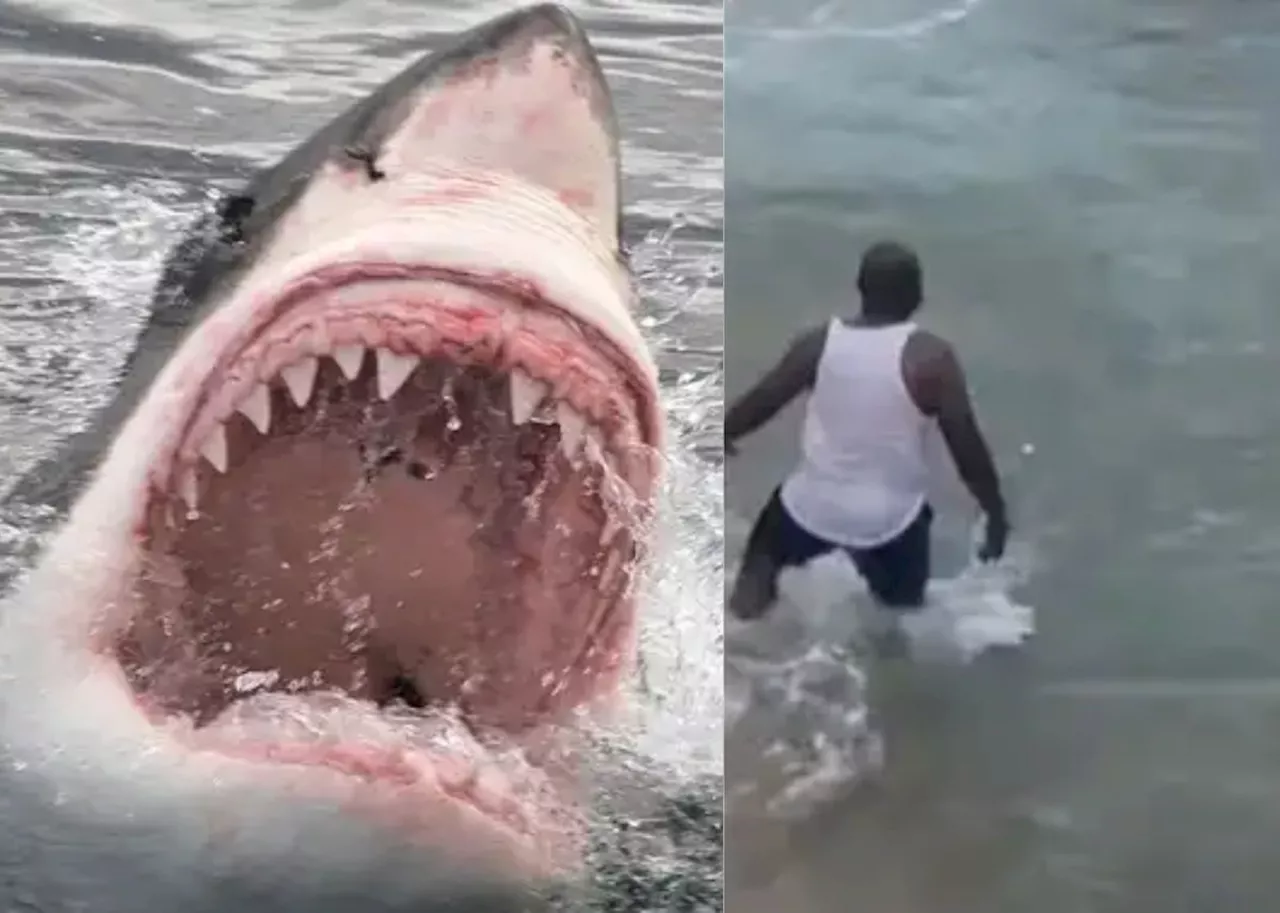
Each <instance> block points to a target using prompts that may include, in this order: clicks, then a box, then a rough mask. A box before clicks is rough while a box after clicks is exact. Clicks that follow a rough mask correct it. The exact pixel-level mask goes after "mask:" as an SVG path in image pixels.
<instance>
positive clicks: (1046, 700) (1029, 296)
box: [725, 0, 1280, 913]
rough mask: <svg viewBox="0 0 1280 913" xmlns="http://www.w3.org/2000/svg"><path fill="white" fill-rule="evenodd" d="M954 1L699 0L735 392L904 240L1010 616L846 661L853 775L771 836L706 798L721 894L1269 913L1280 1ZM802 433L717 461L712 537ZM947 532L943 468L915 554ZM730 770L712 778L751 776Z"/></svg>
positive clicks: (957, 529)
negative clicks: (861, 768) (838, 792)
mask: <svg viewBox="0 0 1280 913" xmlns="http://www.w3.org/2000/svg"><path fill="white" fill-rule="evenodd" d="M953 5H954V6H955V7H957V9H956V10H954V15H943V16H937V15H935V14H936V13H937V12H938V11H939V9H940V8H941V7H942V4H940V3H934V2H930V0H910V2H908V0H897V2H894V3H889V2H887V0H886V2H879V0H864V2H860V3H852V4H837V3H827V4H822V5H819V4H816V3H814V2H812V0H801V2H798V3H796V4H792V5H790V6H788V5H784V4H779V3H775V2H771V0H733V2H731V3H730V4H729V6H728V7H727V10H726V46H727V49H728V50H727V57H726V102H725V104H726V125H727V126H726V145H727V148H728V150H729V152H728V157H727V159H728V160H727V164H726V167H727V173H726V192H727V200H728V209H727V219H728V225H729V228H730V230H729V233H728V237H727V250H728V252H729V258H728V261H727V264H726V268H727V271H728V272H727V275H728V284H727V301H728V307H727V312H726V350H727V352H728V354H729V360H728V365H727V375H728V377H727V391H728V394H729V395H730V396H731V397H732V396H733V395H736V394H739V393H741V392H742V391H743V390H744V389H745V387H746V386H747V385H748V384H749V383H751V382H752V381H754V380H755V379H756V378H757V377H758V375H759V374H760V372H762V371H763V370H764V369H765V368H767V366H768V365H769V364H770V363H771V361H772V360H773V359H774V358H775V357H776V356H777V355H778V354H779V352H780V350H781V347H782V346H783V345H784V344H785V342H786V341H787V340H788V339H789V338H790V336H791V335H792V334H793V333H795V332H796V331H797V330H799V329H801V328H802V327H804V326H806V325H808V324H810V323H812V322H813V321H815V320H821V319H823V318H824V317H825V316H826V315H827V314H829V313H830V312H831V311H832V310H834V309H841V308H845V307H848V306H849V304H850V303H851V301H852V300H853V297H852V295H853V292H852V287H853V272H854V268H855V266H856V260H857V256H858V254H859V253H860V251H861V250H862V248H863V247H865V245H867V244H868V243H869V242H871V241H872V240H875V239H877V238H879V237H881V236H885V235H888V236H896V237H899V238H902V239H903V240H906V241H908V242H910V243H912V244H914V245H916V246H917V247H918V248H919V250H920V251H921V253H922V256H923V261H924V265H925V270H926V284H927V297H928V302H927V304H926V309H925V312H924V315H923V317H924V320H925V321H926V323H927V325H929V326H930V327H931V328H934V329H936V330H937V331H939V332H941V333H942V334H944V335H945V336H947V337H949V338H951V339H952V340H953V341H954V343H955V344H956V345H957V347H958V349H959V351H960V353H961V355H962V357H963V358H964V360H965V363H966V366H967V368H968V372H969V375H970V379H971V383H972V386H973V387H974V389H975V395H976V398H977V403H978V408H979V411H980V417H981V419H982V421H983V422H984V424H985V426H986V428H987V431H988V434H989V437H990V438H991V440H992V444H993V447H994V449H995V451H996V455H997V460H998V462H999V464H1000V466H1001V469H1002V471H1003V474H1004V477H1005V479H1006V485H1007V488H1008V490H1009V494H1010V496H1011V499H1012V508H1013V512H1014V524H1015V537H1016V539H1017V541H1018V542H1019V543H1020V545H1021V547H1022V548H1024V549H1025V550H1026V551H1027V552H1028V553H1029V554H1030V555H1031V558H1032V560H1031V565H1032V567H1033V570H1032V573H1031V575H1030V577H1029V579H1028V580H1027V581H1026V583H1025V585H1024V586H1022V587H1021V588H1020V589H1019V590H1018V592H1017V596H1018V598H1019V599H1021V600H1025V601H1026V602H1027V603H1029V604H1031V605H1034V606H1035V608H1036V611H1037V622H1038V632H1037V634H1036V637H1035V639H1034V641H1033V643H1032V644H1031V645H1030V646H1029V647H1028V648H1026V649H1025V650H1022V651H1019V652H1017V653H1015V654H1013V655H1005V656H988V657H986V658H984V659H982V660H979V661H978V662H977V663H976V664H975V665H974V666H971V667H969V668H966V669H961V670H956V669H950V670H941V669H925V668H911V667H906V668H904V667H901V666H898V665H891V664H885V665H884V667H883V668H873V669H872V670H871V673H872V679H873V691H874V692H877V693H878V694H877V696H876V697H875V699H874V701H873V708H874V710H875V711H876V713H877V715H878V718H879V721H880V724H881V727H882V730H883V735H884V736H885V739H886V744H887V760H886V765H885V771H884V775H883V777H882V778H881V779H880V780H879V781H878V782H876V783H873V784H869V785H867V786H866V787H865V788H863V789H859V790H854V791H853V793H852V794H851V795H850V796H848V797H847V798H844V799H842V800H840V801H837V802H835V803H833V804H831V805H829V806H827V807H826V808H824V809H823V810H822V811H821V812H820V813H818V814H816V815H815V816H813V817H811V818H810V819H809V820H807V821H806V822H803V823H800V824H783V823H779V822H777V821H774V820H771V819H768V818H767V817H766V816H764V815H763V814H762V813H760V811H759V809H752V808H750V807H747V805H744V807H743V808H742V810H740V811H735V809H734V808H733V807H731V808H730V811H729V818H728V820H727V824H726V826H727V828H728V831H729V834H730V840H729V849H730V857H729V862H728V863H727V865H728V884H727V891H728V897H729V901H728V902H729V907H730V909H733V910H735V911H770V910H780V909H792V910H801V909H803V910H805V911H811V913H844V911H861V910H865V911H869V913H881V911H886V913H887V911H893V913H904V911H911V913H967V911H973V913H1003V911H1010V913H1080V911H1089V913H1095V911H1096V913H1174V911H1188V913H1190V911H1202V910H1205V909H1217V910H1223V911H1232V913H1235V911H1241V913H1247V911H1260V910H1270V909H1275V908H1276V907H1277V905H1278V904H1280V869H1277V867H1276V866H1275V865H1274V855H1275V847H1276V846H1277V845H1280V791H1277V790H1276V788H1275V784H1276V770H1277V763H1278V762H1280V726H1277V721H1278V720H1280V658H1278V657H1277V648H1276V645H1277V643H1280V606H1278V605H1277V602H1276V596H1275V594H1276V592H1277V591H1278V590H1280V587H1278V586H1277V584H1280V560H1278V555H1277V552H1278V551H1280V535H1278V534H1277V530H1278V529H1280V495H1278V494H1277V492H1278V491H1280V489H1278V488H1277V485H1276V480H1277V470H1276V468H1275V467H1276V465H1277V463H1276V454H1277V451H1278V449H1280V398H1277V397H1276V395H1275V387H1276V378H1277V377H1278V376H1280V360H1278V359H1277V352H1280V309H1277V307H1276V302H1277V300H1280V260H1278V259H1277V258H1276V255H1275V251H1276V250H1277V246H1278V244H1280V222H1277V221H1276V219H1275V212H1276V211H1277V206H1278V205H1280V174H1278V173H1277V166H1278V165H1280V132H1278V128H1280V108H1277V106H1276V105H1275V98H1276V95H1275V91H1276V88H1275V87H1276V86H1277V85H1278V84H1280V54H1278V53H1277V51H1278V50H1280V8H1277V7H1276V5H1275V4H1269V3H1249V2H1238V3H1212V4H1209V3H1191V2H1186V0H1122V2H1116V0H1073V2H1069V3H1068V2H1057V0H982V2H977V3H972V2H970V3H967V4H963V5H961V4H959V3H958V2H957V3H955V4H953ZM908 18H914V19H916V20H917V21H916V22H915V24H914V25H913V26H912V27H910V28H907V29H905V30H902V31H897V30H895V28H894V26H895V23H897V22H900V21H901V20H904V19H908ZM797 427H798V413H797V410H795V409H792V410H789V411H788V413H786V415H785V416H784V417H783V418H781V419H779V420H778V421H777V422H776V423H775V426H774V427H770V428H768V429H766V430H765V431H763V432H761V433H760V434H758V435H757V436H756V437H755V438H753V439H751V440H750V441H748V442H746V443H745V444H744V447H743V453H742V455H741V456H740V457H739V458H738V459H736V460H735V461H733V462H731V463H730V464H729V466H728V467H727V470H726V476H727V478H726V482H727V504H726V512H727V517H726V525H727V530H728V535H729V538H730V540H731V541H737V542H740V541H741V538H742V535H743V532H744V531H745V526H746V524H748V523H749V522H750V519H751V518H752V517H753V516H754V512H755V511H756V510H758V508H759V507H760V505H761V504H762V503H763V502H764V499H765V498H766V496H767V495H768V493H769V490H770V489H771V487H772V486H773V485H774V484H776V483H777V481H779V480H780V479H781V477H782V475H783V474H784V473H785V472H786V471H787V469H788V468H789V466H790V465H791V460H792V459H793V458H794V455H795V436H796V432H797ZM971 520H972V508H971V506H970V505H969V504H968V503H967V501H966V500H965V498H964V496H963V494H962V493H960V492H958V491H953V492H952V496H951V497H950V498H949V499H947V503H946V504H945V505H944V509H943V510H942V512H941V518H940V538H941V550H942V552H943V555H942V560H941V565H940V567H939V568H938V573H939V574H941V575H950V574H952V573H954V572H955V571H956V569H957V567H958V566H959V563H960V560H961V559H962V557H963V546H964V544H965V540H964V535H965V533H966V527H967V524H968V523H969V522H970V521H971ZM728 757H729V768H728V776H729V780H730V784H731V789H732V786H733V784H734V783H735V782H736V781H738V780H743V779H748V778H749V777H750V776H751V775H752V772H753V771H752V768H753V767H755V766H757V765H758V764H759V763H760V762H759V760H758V759H756V758H754V757H750V756H745V755H739V754H736V753H735V752H734V750H733V747H732V745H731V746H730V749H729V750H728ZM748 805H749V804H748Z"/></svg>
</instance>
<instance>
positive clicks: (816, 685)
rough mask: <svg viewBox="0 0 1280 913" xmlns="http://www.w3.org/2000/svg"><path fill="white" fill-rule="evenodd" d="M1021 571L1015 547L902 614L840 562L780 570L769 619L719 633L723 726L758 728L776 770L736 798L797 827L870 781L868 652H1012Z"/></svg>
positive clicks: (874, 741)
mask: <svg viewBox="0 0 1280 913" xmlns="http://www.w3.org/2000/svg"><path fill="white" fill-rule="evenodd" d="M1029 570H1030V561H1029V555H1028V553H1027V552H1026V551H1025V550H1020V549H1017V548H1014V549H1011V550H1010V553H1009V555H1007V556H1006V558H1005V559H1004V560H1003V561H1002V562H1000V563H999V564H995V565H985V566H984V565H980V564H977V563H974V564H971V565H970V566H968V567H966V568H964V569H963V570H961V571H960V572H959V573H958V574H956V575H955V576H953V577H950V578H941V579H934V580H931V581H930V583H929V603H928V605H927V606H926V608H924V609H923V610H921V611H919V612H916V613H912V614H910V615H902V614H900V613H896V612H891V611H889V610H885V609H881V608H878V607H876V606H875V605H874V603H873V601H872V600H871V598H870V596H869V594H868V592H867V588H866V584H865V583H864V582H863V580H862V578H861V577H860V575H859V574H858V572H857V570H856V568H855V567H854V565H853V563H852V562H851V561H850V560H849V559H848V558H847V557H846V556H844V555H843V554H840V553H832V554H829V555H824V556H822V557H820V558H817V559H815V560H814V561H812V562H811V563H809V564H808V565H806V566H804V567H802V568H793V569H788V570H787V571H785V572H783V574H782V575H781V576H780V577H779V581H778V587H779V600H778V604H777V605H776V606H775V607H774V608H773V610H772V611H771V612H770V613H769V614H768V615H767V616H765V618H764V619H762V620H760V621H758V622H754V623H750V624H744V623H737V624H735V625H733V626H732V627H731V628H730V630H729V632H728V636H727V640H728V646H727V650H726V657H725V669H726V689H727V692H728V693H727V695H726V715H727V721H728V723H727V725H728V726H729V728H730V730H733V729H735V728H736V727H739V726H742V727H743V728H748V724H749V723H751V724H754V726H755V728H762V729H763V731H762V732H758V733H756V740H757V743H758V744H760V745H761V748H760V751H761V755H762V757H763V758H764V759H765V760H767V761H768V762H770V763H769V765H768V767H770V768H772V769H774V770H775V777H768V776H762V777H757V778H756V779H752V780H748V781H747V782H745V783H743V784H741V785H739V786H738V787H737V788H736V789H735V795H738V796H745V795H751V794H754V795H755V796H756V797H757V799H758V800H760V804H761V805H762V807H763V809H764V810H765V812H766V813H767V814H769V815H773V816H777V817H780V818H799V817H804V816H805V815H808V814H810V813H811V812H812V811H813V810H814V808H815V807H816V806H818V805H820V804H822V803H824V802H827V801H830V800H832V799H834V798H836V797H837V796H838V795H840V794H842V793H844V792H846V791H847V790H848V789H850V788H852V787H853V786H855V785H857V784H858V783H860V782H863V781H864V780H865V779H866V778H868V777H870V776H873V775H874V774H875V773H876V772H877V771H878V770H880V769H881V767H882V765H883V764H884V763H885V746H884V745H883V743H882V741H881V738H880V735H879V733H878V732H877V731H876V727H875V724H874V718H873V713H872V711H871V708H870V707H869V702H868V697H867V692H868V687H867V686H868V674H869V673H868V667H869V662H868V660H869V658H870V653H871V651H872V650H873V649H874V648H875V645H880V646H881V647H883V646H885V645H887V644H891V643H892V642H893V641H894V640H895V639H896V640H897V641H898V642H899V643H900V644H901V645H902V646H903V647H904V648H905V652H906V655H907V656H908V657H909V658H910V659H911V660H912V661H914V662H917V663H929V664H961V665H963V664H966V663H969V662H972V661H973V660H974V659H976V658H977V657H978V656H980V655H981V654H982V653H984V652H985V651H987V650H989V649H992V648H1000V647H1016V646H1019V645H1021V644H1022V643H1024V642H1025V641H1026V639H1027V638H1029V637H1030V636H1031V634H1032V633H1033V632H1034V629H1035V619H1034V611H1033V609H1032V608H1031V607H1029V606H1025V605H1021V604H1019V603H1017V602H1015V601H1014V600H1013V599H1012V598H1011V597H1010V595H1009V593H1010V592H1011V591H1012V590H1013V589H1014V588H1015V587H1016V586H1018V585H1019V584H1020V583H1022V582H1023V581H1024V580H1025V579H1026V576H1027V574H1028V572H1029Z"/></svg>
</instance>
